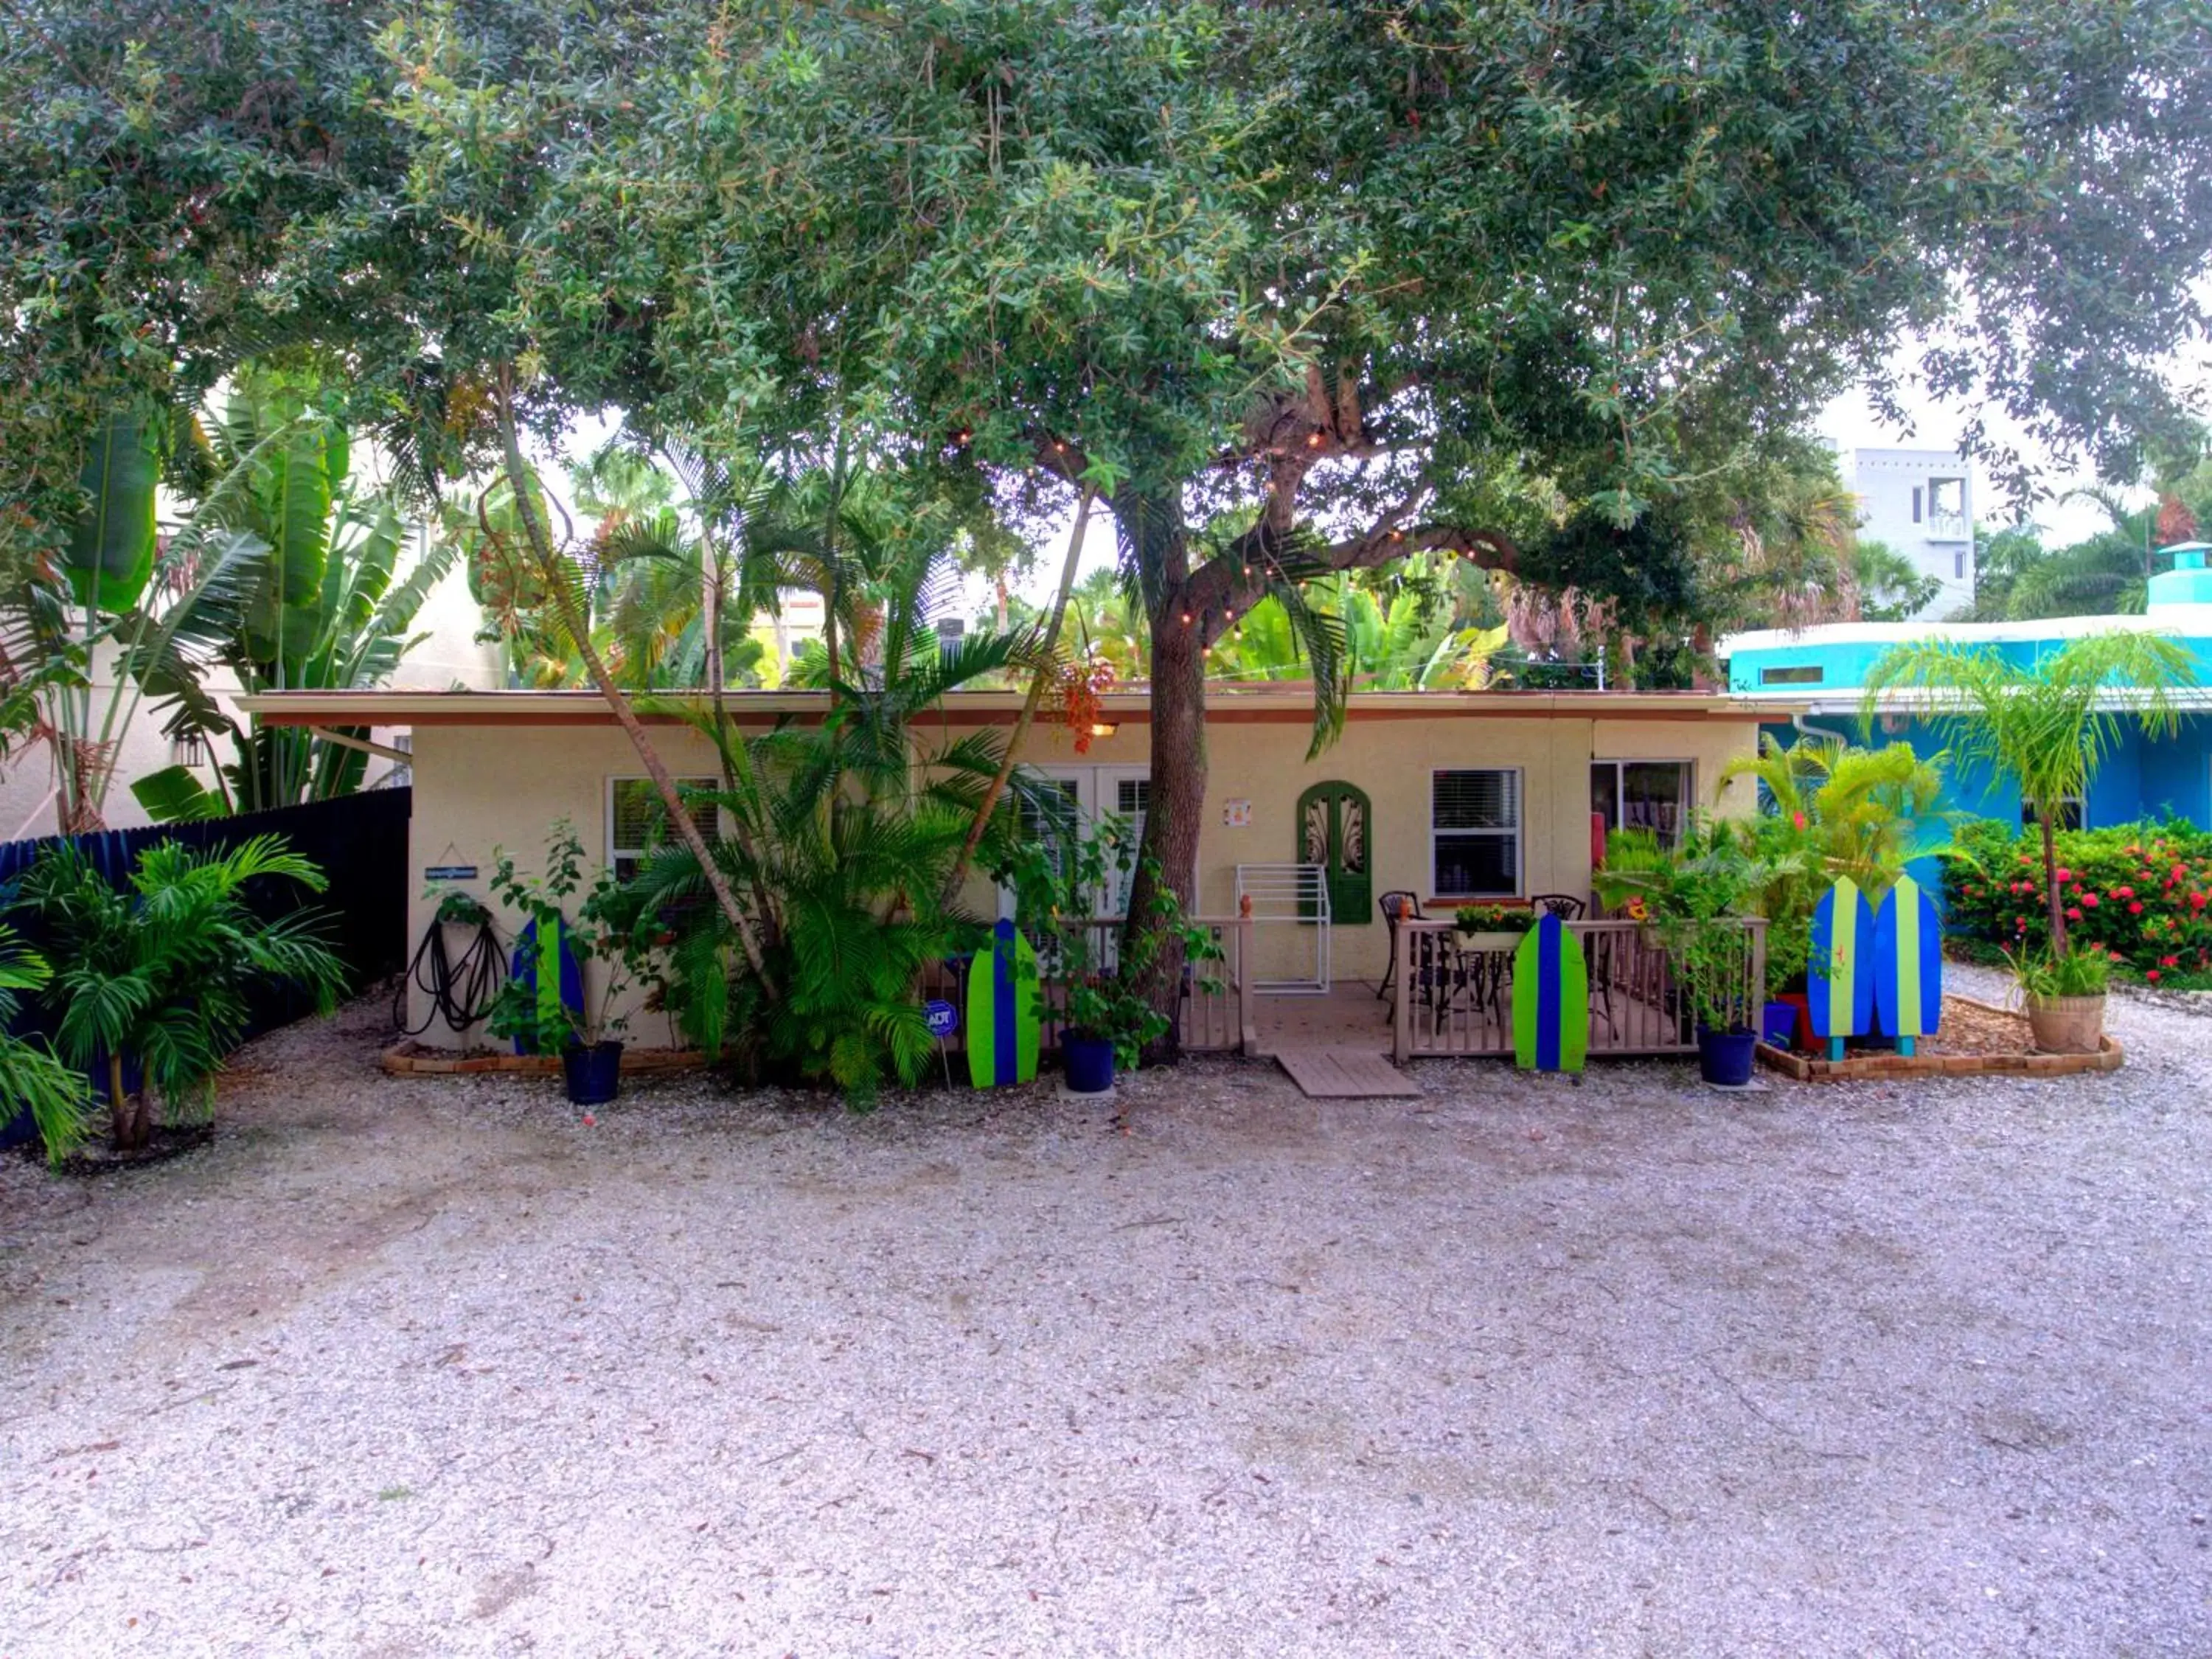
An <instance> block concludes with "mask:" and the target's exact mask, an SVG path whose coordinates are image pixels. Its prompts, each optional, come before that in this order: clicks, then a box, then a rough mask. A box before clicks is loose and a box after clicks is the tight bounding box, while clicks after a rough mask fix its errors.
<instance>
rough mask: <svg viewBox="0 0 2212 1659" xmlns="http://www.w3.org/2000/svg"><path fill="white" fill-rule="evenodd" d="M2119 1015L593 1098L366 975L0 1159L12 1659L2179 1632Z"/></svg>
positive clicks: (2163, 1026) (1512, 1644)
mask: <svg viewBox="0 0 2212 1659" xmlns="http://www.w3.org/2000/svg"><path fill="white" fill-rule="evenodd" d="M1954 973H1955V975H1956V978H1955V981H1954V988H1960V989H1964V990H1966V991H1968V992H1969V993H1970V994H1977V995H1984V996H1987V995H1990V994H1992V993H1993V992H1994V991H1995V989H1996V981H1995V980H1994V979H1993V978H1990V977H1989V976H1987V975H1975V974H1974V973H1972V971H1970V970H1963V969H1962V970H1954ZM2111 1023H2112V1028H2113V1030H2115V1032H2116V1033H2117V1034H2118V1036H2119V1037H2120V1039H2121V1040H2122V1042H2124V1043H2125V1044H2126V1045H2127V1049H2128V1063H2127V1065H2126V1066H2125V1067H2124V1069H2122V1070H2121V1071H2118V1072H2117V1073H2109V1074H2092V1075H2089V1076H2085V1077H2077V1078H2065V1079H2055V1080H2051V1081H2029V1080H2026V1079H1931V1080H1924V1081H1918V1080H1916V1081H1913V1082H1911V1083H1909V1084H1908V1083H1893V1084H1884V1085H1830V1086H1810V1085H1805V1086H1801V1085H1790V1084H1787V1083H1784V1082H1781V1081H1778V1080H1773V1079H1766V1080H1765V1081H1766V1084H1767V1086H1765V1087H1764V1088H1756V1089H1753V1090H1752V1091H1745V1092H1732V1093H1722V1092H1719V1091H1711V1090H1708V1089H1705V1088H1704V1087H1703V1086H1701V1085H1699V1083H1698V1082H1697V1080H1696V1077H1695V1073H1694V1070H1693V1068H1692V1067H1690V1066H1681V1065H1657V1064H1636V1065H1614V1066H1601V1067H1596V1068H1594V1069H1593V1070H1592V1072H1591V1073H1590V1074H1589V1079H1588V1080H1587V1081H1586V1082H1585V1083H1584V1084H1583V1086H1581V1087H1579V1088H1576V1087H1573V1086H1571V1085H1569V1084H1568V1083H1566V1082H1565V1080H1563V1079H1534V1078H1524V1077H1521V1076H1517V1075H1516V1074H1515V1073H1513V1072H1511V1071H1510V1069H1508V1068H1506V1067H1504V1066H1501V1065H1497V1064H1493V1063H1474V1062H1444V1061H1424V1062H1419V1063H1418V1064H1417V1065H1416V1066H1414V1067H1413V1068H1412V1069H1413V1075H1414V1076H1415V1077H1416V1078H1417V1079H1418V1080H1419V1082H1420V1083H1421V1085H1423V1088H1424V1089H1425V1097H1424V1098H1422V1099H1419V1100H1398V1101H1389V1102H1315V1101H1308V1100H1305V1099H1304V1098H1303V1097H1300V1096H1299V1095H1298V1093H1297V1091H1296V1090H1295V1089H1294V1088H1292V1087H1291V1085H1290V1084H1289V1082H1288V1080H1287V1079H1285V1078H1283V1077H1282V1076H1281V1075H1280V1074H1279V1073H1277V1072H1276V1071H1275V1070H1273V1068H1272V1067H1267V1066H1260V1065H1256V1064H1253V1065H1247V1064H1243V1063H1240V1062H1236V1061H1231V1060H1211V1061H1204V1062H1193V1063H1191V1064H1188V1065H1186V1066H1182V1067H1180V1068H1176V1069H1175V1070H1172V1071H1162V1072H1158V1073H1146V1074H1145V1075H1143V1076H1141V1077H1139V1078H1138V1079H1133V1080H1132V1081H1127V1082H1125V1084H1124V1085H1122V1088H1121V1092H1120V1094H1119V1096H1118V1097H1117V1098H1116V1100H1115V1102H1114V1103H1111V1104H1109V1105H1102V1104H1097V1103H1089V1102H1083V1101H1079V1100H1073V1099H1070V1098H1067V1097H1061V1096H1060V1095H1059V1094H1058V1093H1057V1092H1056V1091H1054V1089H1052V1088H1051V1087H1050V1086H1048V1085H1040V1086H1039V1087H1037V1088H1036V1089H1034V1090H1030V1091H1017V1092H1010V1093H1005V1094H1000V1095H997V1096H992V1097H982V1096H978V1095H976V1094H975V1093H973V1092H970V1091H966V1090H964V1089H963V1090H959V1091H944V1090H939V1091H932V1092H926V1093H923V1094H921V1095H919V1096H916V1097H902V1098H897V1099H894V1100H891V1101H888V1102H886V1103H885V1104H884V1108H883V1109H881V1110H880V1111H878V1112H877V1113H875V1114H874V1115H869V1116H860V1115H854V1114H851V1113H848V1112H845V1111H843V1110H842V1109H838V1108H836V1106H834V1105H833V1104H830V1103H825V1102H823V1100H821V1099H818V1098H816V1097H807V1096H803V1095H798V1094H790V1095H785V1094H778V1093H774V1092H769V1093H751V1094H728V1093H726V1092H724V1091H721V1090H720V1088H719V1087H718V1086H717V1085H714V1083H712V1082H711V1081H709V1080H707V1079H661V1080H654V1081H652V1082H648V1083H644V1084H641V1085H634V1086H630V1087H628V1088H626V1089H625V1091H624V1093H623V1097H622V1098H621V1099H620V1100H619V1101H617V1103H614V1104H612V1105H611V1106H604V1107H600V1108H598V1109H596V1111H595V1113H594V1119H595V1121H593V1122H592V1124H591V1125H590V1126H589V1127H586V1125H585V1123H584V1122H583V1121H582V1115H581V1114H580V1112H578V1111H576V1110H575V1109H571V1108H569V1107H568V1106H567V1105H566V1104H565V1103H562V1101H560V1099H559V1098H558V1096H557V1092H556V1090H555V1089H554V1088H553V1087H552V1086H551V1085H549V1084H547V1083H546V1082H544V1081H543V1080H528V1079H513V1078H484V1079H471V1078H408V1079H394V1078H386V1077H384V1076H382V1075H380V1074H379V1073H377V1072H376V1071H375V1069H374V1056H375V1053H376V1049H377V1047H378V1044H379V1042H380V1041H381V1040H382V1034H381V1032H380V1030H379V1011H378V1008H377V1006H376V1004H375V1001H374V999H369V1000H365V1001H364V1002H362V1003H360V1004H356V1005H355V1006H352V1007H350V1008H349V1009H348V1010H347V1011H345V1012H343V1013H342V1014H341V1016H340V1017H339V1018H338V1019H337V1021H335V1022H330V1023H325V1024H309V1025H305V1026H300V1027H295V1028H293V1029H292V1030H287V1031H283V1032H280V1033H276V1034H275V1035H273V1036H270V1037H268V1038H265V1039H264V1040H262V1041H261V1042H258V1043H257V1044H254V1045H252V1047H250V1048H247V1049H246V1050H244V1051H242V1052H241V1053H240V1055H239V1056H238V1057H237V1059H236V1061H235V1063H234V1071H233V1073H232V1075H231V1076H230V1077H229V1078H228V1080H227V1081H226V1083H225V1085H224V1088H223V1092H222V1103H221V1107H220V1114H219V1123H220V1133H219V1135H218V1138H217V1139H216V1143H215V1144H214V1145H213V1146H210V1147H209V1148H207V1149H205V1150H204V1151H202V1152H197V1153H194V1154H191V1155H190V1156H188V1157H186V1158H182V1159H180V1160H179V1161H177V1162H175V1163H173V1164H167V1165H165V1166H161V1167H159V1168H154V1169H146V1170H134V1171H131V1172H128V1173H122V1174H117V1175H112V1176H105V1177H102V1178H100V1179H98V1180H94V1181H57V1180H54V1179H52V1178H50V1177H48V1176H46V1175H45V1174H44V1173H43V1172H42V1171H41V1170H40V1169H39V1168H38V1167H37V1166H36V1165H33V1164H28V1163H22V1162H18V1161H15V1160H14V1159H7V1160H0V1401H5V1402H6V1404H5V1406H4V1407H0V1659H31V1656H46V1655H76V1654H84V1655H101V1656H106V1655H118V1654H132V1653H144V1654H158V1655H163V1656H168V1655H200V1654H226V1655H227V1654H302V1655H316V1656H327V1655H358V1656H364V1659H366V1656H392V1659H397V1656H405V1655H423V1656H444V1655H460V1654H521V1653H532V1654H578V1655H601V1654H605V1655H624V1654H636V1655H665V1654H692V1653H732V1654H748V1655H750V1654H762V1655H769V1654H785V1653H797V1654H802V1655H843V1654H852V1655H868V1656H874V1655H889V1654H912V1655H924V1654H930V1655H934V1654H944V1653H961V1654H1048V1655H1061V1654H1094V1653H1095V1654H1131V1655H1146V1656H1152V1655H1162V1654H1184V1653H1188V1654H1201V1655H1243V1654H1249V1655H1255V1656H1256V1655H1270V1656H1272V1655H1281V1654H1295V1653H1328V1654H1376V1655H1383V1654H1389V1655H1401V1654H1446V1653H1451V1654H1460V1653H1476V1654H1499V1655H1513V1656H1530V1655H1561V1656H1565V1655H1574V1656H1613V1655H1621V1656H1630V1655H1665V1656H1698V1655H1738V1654H1741V1655H1753V1654H1758V1655H1766V1654H1791V1655H1797V1654H1851V1655H1883V1656H1887V1655H1899V1656H1905V1655H1912V1656H1923V1655H1925V1656H1936V1655H2005V1656H2012V1655H2036V1656H2075V1655H2079V1656H2084V1659H2088V1656H2099V1659H2103V1656H2113V1655H2121V1654H2128V1655H2143V1656H2149V1655H2174V1656H2181V1655H2203V1654H2205V1653H2208V1652H2212V1601H2208V1591H2209V1590H2212V1524H2208V1522H2212V1515H2208V1510H2212V1434H2208V1419H2207V1389H2206V1379H2207V1376H2208V1374H2212V1335H2209V1334H2208V1331H2207V1315H2206V1308H2207V1305H2208V1304H2207V1292H2208V1291H2212V1236H2208V1233H2207V1230H2206V1225H2205V1224H2206V1220H2207V1207H2208V1203H2207V1180H2206V1176H2207V1171H2208V1170H2212V1114H2208V1111H2207V1087H2208V1085H2207V1083H2206V1080H2205V1079H2206V1075H2207V1073H2206V1061H2207V1060H2208V1058H2212V1022H2208V1021H2206V1020H2203V1019H2200V1018H2194V1017H2192V1016H2191V1014H2190V1013H2187V1012H2181V1011H2179V1010H2177V1009H2173V1008H2169V1007H2164V1006H2155V1005H2153V1004H2150V1003H2146V1002H2142V1001H2136V1000H2124V999H2115V1000H2114V1002H2113V1005H2112V1015H2111ZM1125 1131H1126V1132H1125Z"/></svg>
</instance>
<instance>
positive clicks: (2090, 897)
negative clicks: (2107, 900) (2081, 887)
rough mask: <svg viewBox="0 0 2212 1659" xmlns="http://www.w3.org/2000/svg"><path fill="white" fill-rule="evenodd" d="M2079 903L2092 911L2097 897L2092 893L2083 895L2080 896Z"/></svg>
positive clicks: (2095, 905) (2095, 906)
mask: <svg viewBox="0 0 2212 1659" xmlns="http://www.w3.org/2000/svg"><path fill="white" fill-rule="evenodd" d="M2081 902H2082V903H2084V904H2086V905H2087V906H2088V907H2089V908H2091V909H2092V910H2093V909H2095V908H2097V896H2096V895H2095V894H2094V893H2084V894H2082V895H2081Z"/></svg>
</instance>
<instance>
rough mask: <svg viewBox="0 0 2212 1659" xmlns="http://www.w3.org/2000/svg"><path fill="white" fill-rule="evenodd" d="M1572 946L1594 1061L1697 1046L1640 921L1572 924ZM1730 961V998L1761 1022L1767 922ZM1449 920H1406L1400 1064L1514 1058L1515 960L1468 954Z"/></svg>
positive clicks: (1679, 994) (1678, 992)
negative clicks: (1427, 1057)
mask: <svg viewBox="0 0 2212 1659" xmlns="http://www.w3.org/2000/svg"><path fill="white" fill-rule="evenodd" d="M1566 931H1567V934H1568V937H1569V938H1570V939H1572V940H1574V941H1575V942H1576V943H1577V945H1579V947H1580V948H1581V950H1582V952H1583V962H1584V963H1585V964H1586V966H1587V967H1588V969H1589V1013H1590V1021H1589V1052H1590V1053H1591V1054H1686V1053H1690V1052H1693V1051H1694V1050H1695V1049H1696V1048H1697V1046H1698V1036H1697V1019H1696V1015H1695V1013H1694V1012H1693V1011H1692V1008H1691V1006H1690V1000H1689V998H1688V997H1687V996H1686V995H1685V994H1684V993H1683V988H1682V987H1681V985H1680V983H1679V982H1678V981H1677V980H1676V978H1675V975H1674V964H1673V963H1671V962H1669V961H1668V957H1667V953H1666V951H1663V950H1662V949H1661V948H1660V946H1659V945H1658V942H1657V941H1656V939H1652V938H1651V937H1650V930H1649V929H1648V928H1647V927H1645V926H1644V924H1643V923H1641V922H1635V921H1571V922H1569V923H1567V924H1566ZM1732 931H1733V933H1734V935H1735V937H1734V939H1733V941H1732V943H1731V945H1730V946H1729V950H1728V951H1727V952H1726V969H1725V971H1726V974H1727V983H1728V987H1729V995H1730V997H1731V999H1732V1000H1734V1001H1735V1003H1736V1004H1737V1005H1738V1006H1741V1008H1743V1009H1744V1010H1745V1011H1746V1018H1747V1019H1748V1020H1750V1021H1752V1022H1753V1023H1755V1022H1756V1020H1757V1018H1758V1015H1759V1006H1760V1005H1761V1004H1762V1003H1763V1002H1764V1001H1765V981H1766V923H1765V921H1764V920H1763V919H1761V918H1759V917H1749V918H1746V919H1745V920H1743V921H1739V922H1736V923H1734V924H1732ZM1394 948H1395V951H1396V954H1397V965H1396V968H1395V970H1394V985H1395V997H1396V1003H1395V1010H1394V1012H1395V1021H1396V1036H1395V1042H1394V1044H1393V1048H1394V1051H1395V1054H1396V1057H1397V1058H1398V1059H1399V1060H1409V1059H1411V1058H1413V1056H1414V1055H1416V1054H1511V1053H1512V1052H1513V957H1512V953H1511V951H1504V950H1499V951H1469V950H1466V949H1462V939H1461V936H1460V934H1459V932H1458V929H1457V928H1456V927H1455V926H1454V925H1453V924H1452V923H1451V922H1449V921H1403V922H1401V923H1400V924H1399V925H1398V933H1397V939H1396V941H1395V947H1394Z"/></svg>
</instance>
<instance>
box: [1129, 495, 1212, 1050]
mask: <svg viewBox="0 0 2212 1659" xmlns="http://www.w3.org/2000/svg"><path fill="white" fill-rule="evenodd" d="M1113 508H1114V520H1115V533H1116V536H1117V537H1118V538H1119V540H1120V542H1121V556H1122V558H1123V560H1124V561H1125V562H1129V563H1133V564H1134V565H1135V566H1136V568H1138V570H1139V572H1140V573H1141V575H1142V587H1143V591H1144V593H1145V595H1146V607H1145V608H1146V616H1147V617H1148V618H1149V620H1150V623H1151V626H1152V795H1151V799H1149V801H1148V802H1147V803H1146V808H1145V839H1144V845H1143V848H1142V855H1141V857H1140V858H1139V863H1138V866H1137V871H1136V877H1135V879H1134V880H1133V882H1132V883H1131V884H1130V886H1129V914H1128V918H1127V921H1124V922H1123V924H1122V929H1121V932H1122V939H1123V941H1124V943H1123V953H1124V956H1125V957H1127V956H1128V955H1131V954H1139V957H1140V953H1139V952H1137V951H1135V946H1136V941H1137V940H1138V939H1139V938H1140V937H1141V936H1142V935H1144V934H1145V933H1150V932H1155V931H1157V930H1158V927H1159V925H1160V923H1159V918H1158V915H1156V914H1155V905H1156V902H1157V898H1158V893H1159V890H1160V889H1161V888H1163V887H1164V888H1165V889H1166V890H1168V891H1169V892H1170V893H1172V894H1173V895H1174V896H1175V897H1176V900H1177V901H1178V902H1180V904H1181V906H1182V910H1183V911H1184V913H1185V914H1186V915H1188V914H1189V913H1190V912H1192V911H1193V910H1194V909H1196V908H1197V904H1198V891H1197V888H1198V838H1199V829H1200V823H1202V821H1203V818H1204V814H1205V811H1206V645H1205V639H1204V635H1203V633H1202V631H1201V629H1200V623H1199V619H1198V618H1197V617H1191V619H1190V620H1189V621H1188V622H1186V621H1185V620H1184V617H1185V616H1186V615H1187V614H1188V613H1187V612H1186V611H1185V610H1184V605H1186V604H1187V603H1188V586H1189V580H1190V546H1189V539H1188V533H1187V532H1186V530H1185V528H1184V525H1183V520H1182V502H1181V501H1180V500H1179V499H1178V498H1177V497H1176V495H1174V494H1172V493H1170V494H1167V495H1151V494H1143V493H1139V492H1136V491H1123V492H1121V493H1120V494H1117V495H1115V497H1114V501H1113ZM1155 861H1156V862H1157V865H1158V878H1157V880H1156V879H1155V878H1154V874H1153V871H1152V865H1153V863H1154V862H1155ZM1140 959H1141V957H1140ZM1182 969H1183V953H1182V945H1181V942H1180V941H1179V940H1174V939H1170V940H1164V941H1163V942H1162V944H1161V945H1160V949H1159V952H1158V956H1157V957H1155V958H1154V960H1153V962H1152V966H1151V969H1150V970H1149V971H1148V972H1147V973H1146V975H1145V976H1144V980H1143V982H1142V985H1141V988H1142V989H1143V990H1144V991H1145V993H1146V994H1147V996H1148V997H1149V999H1150V1000H1151V1001H1152V1006H1154V1007H1155V1008H1156V1009H1158V1011H1159V1012H1161V1013H1163V1014H1164V1015H1166V1016H1167V1017H1168V1018H1169V1019H1170V1021H1172V1020H1173V1019H1174V1018H1175V1017H1176V1012H1177V1004H1178V1003H1179V1002H1180V1001H1181V1000H1182ZM1161 1046H1162V1048H1163V1049H1164V1051H1165V1052H1166V1053H1167V1054H1168V1055H1169V1056H1170V1057H1172V1056H1173V1055H1174V1054H1175V1053H1176V1049H1177V1047H1178V1033H1177V1032H1176V1029H1175V1027H1174V1026H1173V1025H1172V1024H1170V1027H1169V1030H1168V1036H1167V1037H1166V1039H1165V1041H1164V1042H1163V1044H1162V1045H1161Z"/></svg>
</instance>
